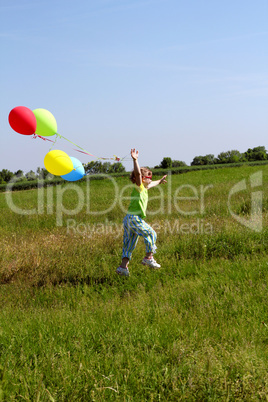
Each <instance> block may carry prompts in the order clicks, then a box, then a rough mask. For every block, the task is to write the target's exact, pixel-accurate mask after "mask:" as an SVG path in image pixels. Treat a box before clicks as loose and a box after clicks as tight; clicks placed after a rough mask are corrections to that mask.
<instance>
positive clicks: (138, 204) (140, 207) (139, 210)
mask: <svg viewBox="0 0 268 402" xmlns="http://www.w3.org/2000/svg"><path fill="white" fill-rule="evenodd" d="M147 204H148V190H147V188H145V187H144V185H143V183H141V185H140V186H137V185H136V184H135V187H134V188H133V190H132V193H131V199H130V205H129V207H128V214H129V215H139V216H140V217H141V218H145V216H146V208H147Z"/></svg>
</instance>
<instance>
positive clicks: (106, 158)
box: [33, 133, 128, 162]
mask: <svg viewBox="0 0 268 402" xmlns="http://www.w3.org/2000/svg"><path fill="white" fill-rule="evenodd" d="M55 135H56V140H55V141H52V140H49V139H48V138H44V137H42V136H41V135H38V134H34V136H33V138H41V139H42V140H44V141H50V142H53V145H52V146H51V147H50V149H49V151H51V149H52V148H53V147H54V146H55V144H56V142H57V139H58V138H63V139H64V140H66V141H68V142H70V143H71V144H73V145H75V146H76V147H77V148H80V150H79V149H75V151H77V152H81V153H82V154H86V155H89V156H93V157H94V158H96V159H101V160H115V161H117V162H120V161H123V160H125V159H126V158H127V156H128V155H126V156H124V157H123V158H120V157H119V156H116V155H113V158H109V157H98V156H96V155H93V154H91V153H90V152H87V151H86V150H85V149H84V148H82V147H80V146H79V145H77V144H75V143H74V142H73V141H70V140H68V138H66V137H64V136H63V135H61V134H58V133H55Z"/></svg>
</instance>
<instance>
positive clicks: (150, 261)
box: [141, 257, 161, 268]
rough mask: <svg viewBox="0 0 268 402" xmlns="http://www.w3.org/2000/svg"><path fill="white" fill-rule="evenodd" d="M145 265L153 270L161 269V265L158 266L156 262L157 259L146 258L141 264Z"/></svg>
mask: <svg viewBox="0 0 268 402" xmlns="http://www.w3.org/2000/svg"><path fill="white" fill-rule="evenodd" d="M141 263H142V264H143V265H148V266H149V267H151V268H160V267H161V265H160V264H157V262H156V261H155V259H154V258H153V257H151V258H146V257H144V259H143V260H142V262H141Z"/></svg>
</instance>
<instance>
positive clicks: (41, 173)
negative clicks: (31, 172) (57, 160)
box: [36, 167, 50, 179]
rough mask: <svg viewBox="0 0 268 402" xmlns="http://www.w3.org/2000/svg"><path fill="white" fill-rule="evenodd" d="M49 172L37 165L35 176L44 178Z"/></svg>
mask: <svg viewBox="0 0 268 402" xmlns="http://www.w3.org/2000/svg"><path fill="white" fill-rule="evenodd" d="M49 174H50V173H49V172H48V171H47V170H46V169H45V168H40V167H38V168H37V169H36V177H37V178H38V179H46V178H47V176H48V175H49Z"/></svg>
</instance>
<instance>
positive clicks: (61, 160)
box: [44, 149, 73, 176]
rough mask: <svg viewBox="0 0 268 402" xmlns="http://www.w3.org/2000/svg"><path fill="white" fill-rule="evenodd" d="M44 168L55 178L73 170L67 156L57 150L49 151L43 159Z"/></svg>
mask: <svg viewBox="0 0 268 402" xmlns="http://www.w3.org/2000/svg"><path fill="white" fill-rule="evenodd" d="M44 165H45V168H46V169H47V170H48V171H49V173H52V174H54V175H55V176H62V175H65V174H67V173H70V172H71V171H72V170H73V162H72V160H71V158H70V157H69V155H67V154H66V153H65V152H63V151H60V150H59V149H54V150H53V151H49V152H48V153H47V154H46V156H45V159H44Z"/></svg>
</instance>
